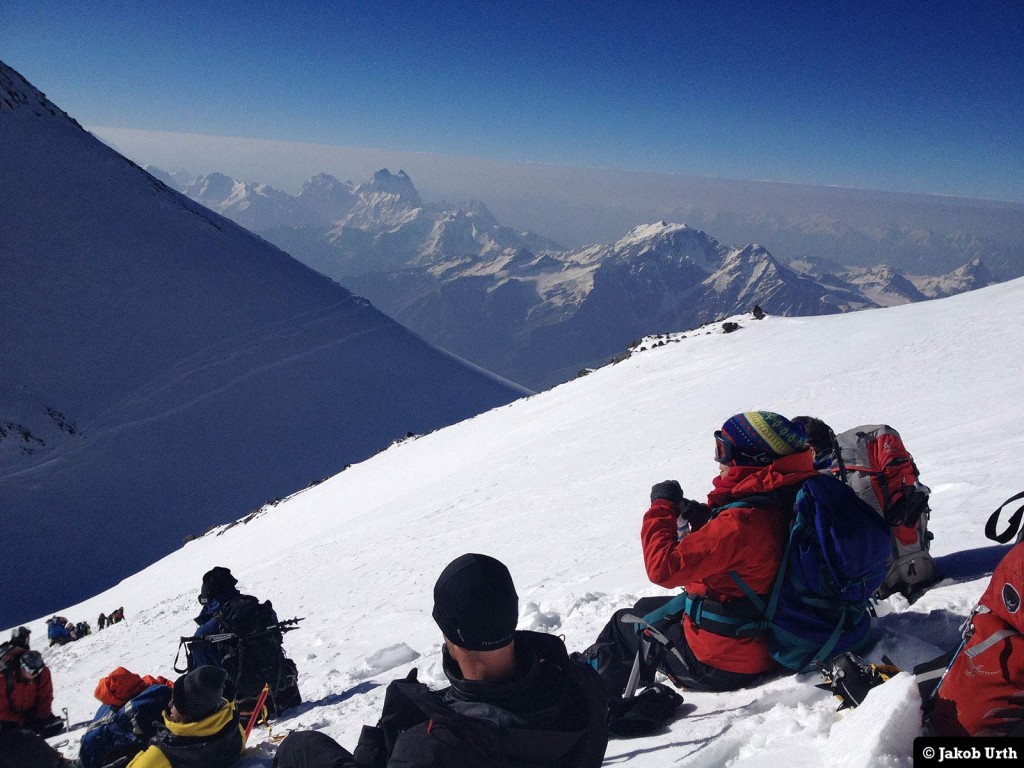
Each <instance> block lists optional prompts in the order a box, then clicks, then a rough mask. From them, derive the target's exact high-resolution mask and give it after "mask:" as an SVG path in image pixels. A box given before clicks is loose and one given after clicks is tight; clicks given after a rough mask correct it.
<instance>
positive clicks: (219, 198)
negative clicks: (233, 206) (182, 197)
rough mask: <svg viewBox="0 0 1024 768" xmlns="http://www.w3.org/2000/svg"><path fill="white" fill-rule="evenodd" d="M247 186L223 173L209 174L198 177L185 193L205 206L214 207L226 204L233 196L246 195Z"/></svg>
mask: <svg viewBox="0 0 1024 768" xmlns="http://www.w3.org/2000/svg"><path fill="white" fill-rule="evenodd" d="M244 191H245V185H244V184H243V183H242V182H240V181H235V180H234V179H232V178H231V177H230V176H227V175H226V174H223V173H207V174H204V175H202V176H199V177H197V178H196V179H195V180H194V181H193V182H192V183H191V184H189V185H188V187H186V188H185V190H184V192H185V194H186V195H188V196H189V197H191V198H192V199H193V200H197V201H199V202H200V203H202V204H203V205H207V206H214V205H220V204H222V203H224V201H226V200H227V199H228V198H230V197H232V196H233V195H234V196H236V198H237V196H238V195H241V194H244Z"/></svg>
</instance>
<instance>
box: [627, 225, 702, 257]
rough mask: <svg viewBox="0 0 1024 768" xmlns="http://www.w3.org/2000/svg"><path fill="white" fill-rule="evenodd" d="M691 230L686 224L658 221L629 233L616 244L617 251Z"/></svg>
mask: <svg viewBox="0 0 1024 768" xmlns="http://www.w3.org/2000/svg"><path fill="white" fill-rule="evenodd" d="M685 229H689V227H687V226H686V225H685V224H669V223H668V222H667V221H656V222H654V223H653V224H641V225H639V226H637V227H634V228H633V229H631V230H630V231H629V232H627V233H626V234H625V235H624V236H623V237H621V238H620V239H619V241H618V242H616V243H615V246H614V247H615V248H616V249H617V250H621V249H625V248H629V247H630V246H632V245H636V244H637V243H642V242H650V241H651V240H655V239H656V238H659V237H664V236H665V235H668V234H671V233H672V232H680V231H682V230H685Z"/></svg>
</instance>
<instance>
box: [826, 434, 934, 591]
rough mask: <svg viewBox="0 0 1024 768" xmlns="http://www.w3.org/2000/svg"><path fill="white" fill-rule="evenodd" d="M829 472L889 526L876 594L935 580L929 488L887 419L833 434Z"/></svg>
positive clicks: (917, 585) (909, 588) (913, 587)
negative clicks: (884, 562)
mask: <svg viewBox="0 0 1024 768" xmlns="http://www.w3.org/2000/svg"><path fill="white" fill-rule="evenodd" d="M831 470H832V473H833V474H835V475H836V476H838V477H839V479H840V480H842V481H843V482H845V483H846V484H847V485H849V486H850V487H851V488H853V490H854V491H856V493H857V495H858V496H860V497H861V499H863V500H864V501H865V502H866V503H868V504H869V505H871V507H872V508H873V509H874V510H875V512H877V514H878V515H879V516H881V517H882V519H884V520H885V522H886V523H888V524H889V525H890V526H891V527H892V544H891V550H892V551H891V553H890V557H889V563H888V566H887V569H886V576H885V580H884V581H883V582H882V585H881V586H880V588H879V592H878V597H880V598H885V597H888V596H889V595H891V594H893V593H895V592H902V593H903V594H904V595H909V594H910V593H911V592H912V591H913V590H914V589H915V588H917V587H920V586H923V585H925V584H929V583H931V582H932V581H934V580H935V578H936V575H935V562H934V561H933V560H932V556H931V555H930V554H929V552H928V550H929V548H930V547H931V540H932V538H933V536H932V534H931V533H930V532H929V531H928V519H929V517H930V515H931V510H930V509H929V507H928V494H929V493H930V492H931V491H930V489H929V488H928V487H927V486H926V485H923V484H922V483H921V482H920V480H919V479H918V478H919V476H920V473H919V472H918V470H917V465H916V464H915V463H914V457H913V456H911V455H910V452H909V451H908V450H907V448H906V446H905V445H904V444H903V439H902V438H901V437H900V434H899V432H897V431H896V430H895V429H893V428H892V427H890V426H888V425H887V424H867V425H864V426H860V427H854V428H853V429H849V430H847V431H846V432H842V433H840V434H838V435H836V436H835V438H834V455H833V461H832V467H831Z"/></svg>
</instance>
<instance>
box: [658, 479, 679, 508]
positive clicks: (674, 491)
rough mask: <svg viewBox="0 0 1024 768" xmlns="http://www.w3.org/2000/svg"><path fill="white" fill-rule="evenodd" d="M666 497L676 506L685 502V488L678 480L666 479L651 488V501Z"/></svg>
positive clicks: (665, 498) (666, 499)
mask: <svg viewBox="0 0 1024 768" xmlns="http://www.w3.org/2000/svg"><path fill="white" fill-rule="evenodd" d="M658 499H664V500H665V501H670V502H672V503H673V504H675V505H676V506H679V505H680V504H681V503H682V502H683V489H682V488H681V487H679V481H678V480H665V481H663V482H660V483H658V484H657V485H655V486H653V487H652V488H651V501H657V500H658Z"/></svg>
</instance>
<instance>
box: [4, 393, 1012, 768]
mask: <svg viewBox="0 0 1024 768" xmlns="http://www.w3.org/2000/svg"><path fill="white" fill-rule="evenodd" d="M851 433H855V440H854V443H853V445H855V446H856V441H860V442H861V443H864V444H865V445H868V444H869V443H870V441H872V440H879V442H878V444H877V445H875V446H873V447H870V448H867V449H865V450H866V451H867V452H868V453H870V454H871V455H870V456H869V457H868V458H863V457H862V458H860V459H859V460H857V461H855V460H854V453H855V452H856V447H855V448H850V447H844V446H845V444H844V443H843V441H842V440H840V439H839V437H841V436H839V437H837V436H836V435H835V433H834V432H833V431H832V430H831V428H829V427H828V426H827V425H826V424H825V423H824V422H822V421H820V420H819V419H815V418H812V417H797V418H795V419H792V420H790V419H787V418H785V417H783V416H781V415H779V414H776V413H772V412H768V411H750V412H745V413H741V414H736V415H735V416H733V417H731V418H730V419H728V420H727V421H726V422H725V423H724V424H723V425H722V428H721V429H720V430H718V431H716V432H715V434H714V440H715V453H714V458H715V461H716V463H717V465H718V473H717V475H715V476H714V477H713V478H712V489H711V491H710V492H709V493H708V494H707V497H706V500H701V501H698V500H694V499H688V498H686V496H685V495H684V493H683V489H682V487H681V486H680V484H679V483H678V482H677V481H675V480H666V481H662V482H659V483H656V484H655V485H654V486H653V487H652V489H651V494H650V499H651V504H650V507H649V509H648V510H647V512H646V514H645V515H644V519H643V524H642V526H641V533H640V537H641V544H642V549H643V557H644V563H645V566H646V569H647V573H648V576H649V578H650V580H651V581H652V582H653V583H654V584H657V585H659V586H662V587H665V588H669V589H672V588H682V590H683V591H682V593H681V594H677V595H667V596H663V597H649V598H644V599H642V600H640V601H639V602H637V603H636V604H634V605H632V606H630V607H628V608H624V609H621V610H619V611H616V612H615V614H614V615H613V616H612V617H611V619H610V620H609V622H608V623H607V624H606V626H605V627H604V629H603V630H602V631H601V632H600V633H599V635H598V637H597V639H596V641H595V642H594V643H593V644H592V645H591V646H590V647H589V648H587V649H586V650H584V651H581V652H578V653H573V654H569V653H568V652H567V649H566V647H565V645H564V643H563V642H562V640H560V639H559V638H557V637H554V636H551V635H547V634H540V633H534V632H523V631H517V629H516V623H517V619H518V596H517V593H516V590H515V587H514V585H513V581H512V577H511V574H510V573H509V571H508V569H507V568H506V567H505V566H504V565H503V564H502V563H500V562H499V561H497V560H495V559H494V558H492V557H489V556H487V555H483V554H472V553H470V554H466V555H463V556H461V557H459V558H456V559H455V560H454V561H453V562H451V563H450V564H449V565H448V566H447V567H446V568H445V569H444V570H443V571H442V573H441V575H440V576H439V578H438V580H437V582H436V584H435V586H434V605H433V618H434V620H435V622H436V623H437V625H438V627H439V629H440V630H441V633H442V636H443V640H444V644H443V650H442V658H443V669H444V672H445V675H446V676H447V678H448V681H449V684H450V685H449V687H447V688H445V689H442V690H440V691H433V690H430V689H429V688H427V687H426V686H425V685H423V684H422V683H420V682H418V681H417V679H416V670H413V671H412V673H411V674H410V675H409V676H408V677H407V678H405V679H402V680H397V681H394V682H392V683H391V684H390V686H389V687H388V690H387V692H386V695H385V697H384V707H383V710H382V713H381V717H380V720H379V721H378V723H377V725H376V726H372V727H371V726H364V728H363V731H362V733H361V735H360V737H359V740H358V743H357V744H356V745H355V748H354V750H353V751H352V752H349V751H348V750H347V749H345V748H344V747H343V746H341V745H340V744H338V743H337V742H335V741H334V740H333V739H331V738H329V737H328V736H326V735H325V734H322V733H319V732H315V731H299V732H293V733H292V734H290V735H289V736H288V737H287V738H286V739H285V740H284V742H283V743H282V744H281V746H280V748H279V749H278V751H277V754H276V757H275V759H274V765H275V768H320V767H321V766H322V767H323V768H342V767H345V766H353V767H357V766H371V767H373V768H386V766H388V765H392V766H398V765H402V766H435V765H436V766H440V765H444V766H463V765H465V766H472V765H481V764H489V763H491V762H493V763H501V764H507V765H532V766H540V765H558V766H581V767H582V766H598V765H600V764H601V762H602V759H603V755H604V752H605V748H606V744H607V740H608V737H609V733H611V734H612V735H620V736H629V735H637V734H640V733H645V732H648V731H649V730H650V729H651V727H656V726H659V725H661V724H663V723H664V722H666V721H667V720H669V719H670V718H671V717H672V715H673V713H674V712H675V711H676V710H677V708H678V706H679V703H680V702H681V698H679V697H678V695H676V694H675V693H674V692H672V691H671V690H670V689H669V688H668V687H667V686H665V685H663V684H657V683H655V679H656V675H657V674H658V673H660V674H662V675H664V676H665V677H666V678H668V680H669V681H670V682H671V683H673V684H674V685H675V686H676V687H678V688H683V689H689V690H697V691H729V690H735V689H739V688H743V687H748V686H751V685H756V684H757V683H759V682H760V681H762V680H764V679H767V678H768V677H769V676H771V675H777V674H780V673H784V672H785V671H786V670H787V668H788V669H789V670H794V669H810V668H812V667H814V666H816V667H818V668H820V669H822V670H823V673H824V674H825V676H826V682H827V683H829V681H830V679H831V682H832V683H834V682H835V680H836V679H838V678H839V677H842V675H839V674H836V670H837V669H840V667H842V669H843V670H855V671H857V670H859V672H860V673H863V674H864V675H866V676H868V677H870V676H871V675H874V677H872V678H871V680H870V682H869V684H867V685H866V686H865V687H866V688H869V687H870V686H871V685H874V684H877V683H879V682H882V681H884V679H885V676H886V675H885V674H881V673H879V671H878V669H877V668H874V667H872V665H867V664H865V663H864V662H862V661H861V660H860V658H859V657H857V656H856V655H855V653H857V652H860V651H862V650H863V649H865V647H866V646H867V644H868V642H869V635H868V632H867V628H868V626H869V625H870V622H871V614H870V610H869V603H870V600H871V598H872V596H873V595H874V596H875V597H876V599H877V597H880V596H884V595H886V594H890V593H892V592H894V591H903V592H904V593H908V594H909V593H911V592H912V591H913V590H919V589H921V588H923V587H924V586H927V584H928V583H929V581H930V580H934V578H935V577H936V574H935V571H934V563H933V562H932V561H931V557H930V555H929V554H928V544H929V540H930V537H929V536H927V535H926V533H927V528H926V522H927V514H928V512H929V510H928V506H927V493H928V489H927V488H926V487H925V486H923V485H921V484H920V483H919V482H918V480H917V468H916V465H913V463H912V460H910V459H909V458H906V457H909V454H906V457H902V453H901V454H900V456H901V458H900V459H899V460H898V461H897V460H894V461H893V462H890V463H891V466H887V467H878V466H875V463H877V462H882V461H883V459H881V458H879V456H881V455H882V454H884V453H885V451H889V452H890V453H891V452H893V451H897V450H898V451H902V452H904V453H905V449H904V448H903V447H902V442H901V441H900V440H899V435H898V433H895V430H891V428H888V427H885V426H884V425H872V426H871V427H864V428H857V430H851ZM844 434H845V433H844ZM893 435H895V438H893V437H892V436H893ZM851 439H852V438H851ZM858 461H859V463H858ZM908 461H909V462H910V464H909V465H908V464H907V463H906V462H908ZM887 472H888V473H889V475H888V476H887V474H886V473H887ZM855 473H861V475H863V476H864V477H866V478H867V480H866V481H865V483H864V485H863V488H858V487H857V483H856V482H855V478H854V475H855ZM887 477H888V479H887ZM892 477H898V478H899V479H898V483H895V484H894V483H891V482H890V480H891V479H892ZM870 493H873V494H876V495H877V499H876V502H877V503H872V499H871V498H868V497H866V495H867V494H870ZM901 527H902V528H905V529H907V530H908V531H914V532H915V536H916V540H915V543H914V544H913V546H911V544H909V543H907V542H909V537H907V536H904V538H903V539H899V536H900V531H899V530H898V529H899V528H901ZM897 541H899V542H902V543H903V544H904V545H905V547H909V548H910V549H912V551H904V550H901V549H900V548H899V547H898V546H897V544H896V543H894V542H897ZM915 547H916V548H915ZM1011 555H1014V557H1013V558H1009V557H1008V559H1007V561H1006V562H1005V563H1004V565H1001V566H1000V569H997V573H996V574H995V575H994V576H993V586H992V587H990V589H989V591H988V592H986V595H985V597H984V598H983V600H982V602H981V603H980V604H979V609H977V610H976V611H975V613H974V614H973V626H974V627H975V628H976V632H977V633H978V634H980V635H983V636H984V637H983V642H981V644H980V646H979V645H978V644H977V643H975V646H974V652H973V653H969V654H964V653H961V652H960V651H957V652H955V653H954V652H951V653H950V654H947V656H946V659H947V660H949V659H952V661H951V665H950V667H949V672H948V673H947V674H946V676H945V678H946V679H945V682H944V684H943V685H942V686H941V689H940V691H939V693H938V695H937V696H935V697H934V698H935V700H936V701H937V702H938V704H937V705H936V706H935V708H934V715H931V714H930V716H929V718H928V723H929V727H930V728H932V729H934V731H935V732H938V733H950V734H956V735H962V734H970V735H976V734H979V733H992V732H999V733H1006V734H1010V735H1020V734H1021V733H1022V732H1024V727H1022V726H1021V723H1022V722H1024V718H1018V717H1016V716H1015V715H1010V716H1009V719H1010V721H1011V725H1010V726H1008V727H1002V729H1001V730H1000V728H999V727H994V726H993V723H992V720H993V716H992V714H991V712H993V711H997V712H1002V715H1001V717H1002V718H1003V719H1002V720H1000V721H999V722H1000V723H1003V725H1005V722H1006V719H1007V715H1006V714H1005V711H1006V710H1009V709H1014V707H1016V702H1017V701H1019V700H1020V699H1021V698H1024V659H1022V657H1024V639H1021V638H1024V635H1021V634H1020V633H1021V630H1022V629H1024V626H1017V625H1016V624H1015V623H1014V621H1015V620H1014V618H1013V617H1012V616H1010V614H1014V615H1015V614H1016V611H1017V609H1018V608H1019V607H1020V604H1021V595H1022V594H1024V568H1022V564H1024V544H1019V545H1018V546H1017V547H1016V548H1015V549H1014V550H1013V551H1012V552H1011ZM911 562H912V563H914V564H915V567H914V568H911V569H908V568H907V567H906V566H907V563H911ZM826 566H827V567H828V568H831V569H832V571H831V576H830V577H829V578H828V579H827V580H825V581H827V582H828V583H827V584H826V583H824V582H822V583H815V582H814V578H813V577H812V578H809V577H808V574H812V575H813V572H814V571H815V569H816V570H817V571H818V572H819V574H820V573H821V572H824V571H825V570H826ZM858 568H859V570H857V569H858ZM922 571H924V572H927V578H924V577H921V575H920V574H921V572H922ZM997 582H998V583H997ZM830 590H831V591H830ZM812 592H813V593H814V594H811V593H812ZM990 593H991V594H990ZM999 601H1002V606H1003V609H1005V610H1002V611H1001V610H1000V609H999V608H998V606H997V603H999ZM199 602H200V603H201V605H202V609H201V611H200V614H199V616H197V617H196V624H197V625H198V628H197V630H196V632H195V634H194V635H193V636H192V637H189V638H183V647H184V648H185V650H186V660H187V670H188V671H186V672H185V673H184V674H183V675H182V676H181V677H179V678H178V679H177V680H176V681H175V682H174V683H173V684H171V683H170V681H169V680H167V679H164V678H140V677H139V676H137V675H134V674H133V673H130V672H128V671H127V670H124V669H123V668H119V669H118V670H115V671H114V672H113V673H112V674H111V675H110V676H109V677H108V678H104V680H103V681H101V685H100V686H98V687H97V692H96V695H97V698H99V699H100V700H101V702H103V707H101V709H100V711H99V712H97V716H96V719H95V720H94V722H93V725H92V726H91V727H90V729H89V732H88V733H87V734H86V736H85V738H83V740H82V749H81V754H80V756H79V764H80V765H82V766H84V768H107V767H108V766H113V765H122V764H126V765H129V766H130V768H157V766H160V768H164V767H165V766H177V765H186V764H187V765H196V766H200V767H201V768H222V767H226V766H229V765H231V763H233V762H234V761H235V760H236V759H237V758H238V757H239V755H240V753H241V749H242V746H243V744H244V740H243V730H242V729H241V727H240V719H239V711H240V710H241V711H242V713H243V715H245V716H247V715H249V714H250V713H251V712H252V711H253V710H254V708H256V707H257V706H258V704H259V701H258V698H257V697H259V694H260V689H261V688H262V687H263V685H264V684H266V685H267V688H268V690H269V693H270V696H269V697H266V704H267V706H268V709H269V710H270V711H271V712H274V711H277V712H280V711H283V710H285V709H287V708H289V707H292V706H295V705H296V704H298V703H300V702H301V697H300V695H299V692H298V686H297V670H296V668H295V665H294V664H293V663H292V662H291V661H290V660H289V659H288V658H287V657H286V656H285V655H284V653H283V650H282V648H281V636H282V634H283V632H284V631H287V629H288V627H287V626H286V625H288V624H289V622H280V621H278V616H277V614H276V613H275V612H274V610H273V607H272V606H271V604H270V603H269V601H265V602H261V601H260V600H258V599H256V598H254V597H251V596H248V595H243V594H242V593H241V592H240V591H239V590H238V589H237V580H236V579H235V578H234V576H233V575H232V574H231V572H230V571H229V570H228V569H227V568H223V567H217V568H213V569H211V570H210V571H208V572H207V573H206V574H205V575H204V577H203V584H202V589H201V591H200V595H199ZM801 612H802V613H804V614H806V615H796V614H800V613H801ZM808 617H810V619H813V620H809V618H808ZM291 621H296V620H291ZM967 644H968V645H970V644H969V643H967ZM1018 645H1020V646H1021V648H1020V649H1018ZM26 647H27V643H26ZM997 652H998V654H1001V655H999V659H998V660H996V661H993V664H994V669H995V670H996V671H994V672H993V676H990V679H989V680H988V684H989V686H988V687H987V688H986V691H985V701H984V704H983V705H973V704H967V703H966V702H967V700H968V698H969V696H970V693H969V690H970V686H969V685H967V684H966V683H963V684H962V683H960V682H959V681H960V680H961V679H962V678H963V679H965V678H966V677H969V676H970V675H971V674H972V673H971V672H970V671H967V670H966V669H965V668H964V665H968V664H969V665H973V667H974V668H976V667H977V666H978V665H979V664H980V663H981V662H982V661H985V660H986V659H987V656H985V654H989V655H991V656H992V657H993V659H995V657H996V655H997ZM837 665H838V666H837ZM958 665H959V666H958ZM1000 665H1001V669H1002V673H1001V676H1000V673H999V672H998V669H999V668H1000ZM22 666H23V665H21V666H19V668H18V669H19V672H18V674H23V675H24V677H25V680H26V681H28V680H33V679H35V678H33V677H32V676H31V674H30V672H21V671H20V670H21V669H22ZM1008 667H1009V668H1008ZM44 669H45V668H44ZM829 672H831V673H832V677H831V678H830V677H829ZM36 675H37V677H41V674H39V673H38V672H37V673H36ZM922 676H923V678H924V677H928V676H927V675H924V674H923V675H922ZM856 678H857V675H856V674H852V673H849V674H848V675H847V682H853V681H854V680H855V679H856ZM46 681H47V687H48V694H46V695H48V696H49V698H48V699H46V709H47V711H48V709H49V702H50V701H52V687H49V677H48V674H47V677H46ZM832 689H833V690H836V686H835V685H833V687H832ZM638 691H640V692H639V693H638ZM40 696H41V697H42V692H41V691H40ZM40 700H42V699H40ZM847 703H850V702H847ZM854 703H859V702H854ZM979 707H981V709H984V710H985V713H982V714H978V711H977V710H978V709H979ZM3 712H4V710H3V709H0V717H3V719H6V717H5V716H3V714H2V713H3ZM36 716H38V713H37V715H36ZM50 716H52V713H51V715H50ZM996 719H998V718H996ZM16 722H17V726H18V727H26V726H28V727H31V726H30V722H36V721H30V720H27V719H21V720H18V721H16ZM129 755H131V758H130V762H127V761H126V758H127V757H128V756H129ZM111 758H113V759H114V760H115V761H116V760H122V761H124V762H122V763H117V762H111ZM54 765H60V763H54ZM0 766H3V763H2V761H0Z"/></svg>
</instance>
